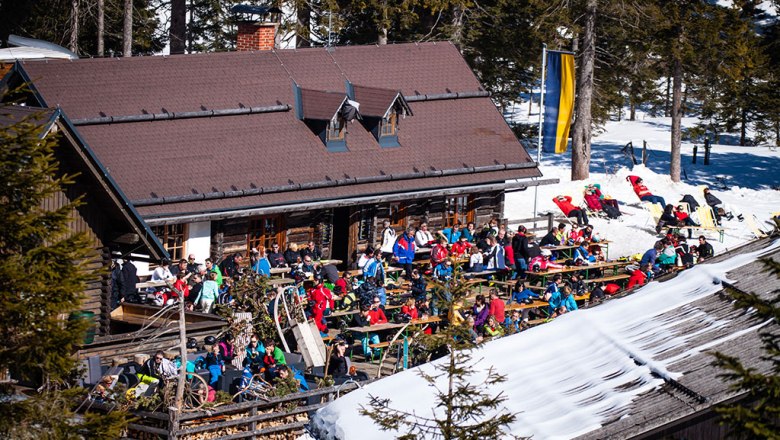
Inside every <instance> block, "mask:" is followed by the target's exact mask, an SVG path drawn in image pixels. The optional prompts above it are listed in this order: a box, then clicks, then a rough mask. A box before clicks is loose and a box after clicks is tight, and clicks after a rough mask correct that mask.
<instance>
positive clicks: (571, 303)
mask: <svg viewBox="0 0 780 440" xmlns="http://www.w3.org/2000/svg"><path fill="white" fill-rule="evenodd" d="M560 306H561V307H566V311H567V312H573V311H575V310H577V301H575V300H574V295H572V293H571V287H569V286H563V289H562V290H561V305H560Z"/></svg>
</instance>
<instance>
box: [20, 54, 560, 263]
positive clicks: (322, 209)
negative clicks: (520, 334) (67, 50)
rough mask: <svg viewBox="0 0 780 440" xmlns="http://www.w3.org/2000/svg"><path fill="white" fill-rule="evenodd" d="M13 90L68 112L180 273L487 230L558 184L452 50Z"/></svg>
mask: <svg viewBox="0 0 780 440" xmlns="http://www.w3.org/2000/svg"><path fill="white" fill-rule="evenodd" d="M5 81H6V82H7V83H9V85H11V86H13V85H15V84H19V83H22V82H29V83H31V84H32V85H33V87H32V88H31V89H32V93H31V94H30V95H29V100H28V105H30V106H39V107H58V108H60V109H61V111H62V114H63V117H64V118H65V119H66V120H67V121H68V122H69V123H70V124H71V125H72V126H73V127H74V129H75V131H76V133H77V134H78V136H79V138H80V139H82V140H83V141H84V144H85V145H88V148H89V150H90V151H92V152H93V153H94V155H95V157H96V158H97V160H99V162H100V163H101V164H102V165H103V166H104V169H105V170H106V172H107V174H108V175H109V176H110V177H111V178H112V179H114V180H115V181H116V182H117V184H118V187H119V188H121V189H122V191H123V192H124V193H125V194H126V195H127V197H128V200H129V203H130V205H131V206H132V207H133V208H134V209H135V210H137V212H138V213H139V215H140V216H141V217H142V218H143V220H144V221H145V222H146V223H147V224H148V225H150V227H151V229H152V231H153V232H154V233H155V234H156V236H157V237H158V238H159V240H160V242H161V243H162V245H163V246H164V248H165V249H166V250H167V252H168V253H169V254H170V256H171V258H173V259H178V258H182V257H186V255H188V254H195V256H196V258H197V259H198V261H203V260H204V259H205V258H207V257H212V258H216V259H217V260H219V259H221V258H223V256H225V255H227V254H230V253H233V252H243V253H248V252H249V250H250V249H251V248H256V247H259V246H265V247H268V246H270V245H271V244H272V243H274V242H276V243H279V244H281V245H282V246H284V245H285V244H287V243H291V242H294V243H298V244H305V243H306V242H308V241H314V242H315V243H317V244H318V245H319V246H320V247H321V249H322V251H323V256H324V257H326V258H334V259H339V260H343V261H345V262H350V261H352V260H353V258H354V255H355V254H356V252H357V251H359V250H361V249H363V248H364V247H365V246H367V245H369V244H376V243H377V242H378V241H379V239H380V237H379V235H380V233H381V228H382V222H383V221H384V220H390V222H391V224H392V225H393V227H395V228H396V230H397V231H398V232H399V233H400V231H401V229H402V228H403V227H405V226H407V225H414V226H416V225H418V224H419V223H420V222H421V221H427V222H428V223H429V224H431V226H432V228H433V229H434V230H436V229H440V228H443V227H447V226H451V225H452V224H453V223H455V222H458V221H459V222H461V223H464V224H465V223H466V222H468V221H474V222H475V223H478V224H481V223H485V222H487V221H489V220H490V219H491V218H502V217H503V208H504V206H503V204H504V192H505V191H507V190H523V189H525V188H528V187H531V186H534V185H540V184H547V183H554V182H555V181H556V180H554V179H547V180H544V179H541V173H540V172H539V169H538V167H537V164H536V163H535V162H534V161H533V159H532V158H531V157H530V156H529V155H528V153H527V152H526V151H525V150H524V148H523V147H522V145H521V144H520V142H518V140H517V138H516V137H515V135H514V133H513V132H512V130H511V129H510V127H509V126H508V125H507V124H506V122H505V121H504V118H503V116H502V115H501V113H500V112H499V110H498V109H497V108H496V106H495V105H494V104H493V102H492V100H491V98H490V96H489V93H488V92H486V91H485V90H484V89H483V88H482V86H481V85H480V84H479V81H478V80H477V78H476V77H475V76H474V74H473V73H472V72H471V70H470V68H469V67H468V65H467V64H466V62H465V61H464V59H463V58H462V56H461V55H460V53H459V52H458V50H457V48H456V47H455V46H454V45H452V44H450V43H425V44H399V45H390V46H380V47H377V46H352V47H337V48H330V49H324V48H318V49H298V50H276V51H273V50H269V51H254V52H231V53H212V54H194V55H184V56H171V57H133V58H123V59H89V60H86V59H85V60H77V61H65V62H59V61H49V62H20V63H17V64H16V66H15V68H14V70H13V71H12V72H11V73H10V74H9V75H8V76H7V77H6V80H5ZM529 193H530V192H529ZM531 202H532V200H531V198H530V195H529V200H528V203H531Z"/></svg>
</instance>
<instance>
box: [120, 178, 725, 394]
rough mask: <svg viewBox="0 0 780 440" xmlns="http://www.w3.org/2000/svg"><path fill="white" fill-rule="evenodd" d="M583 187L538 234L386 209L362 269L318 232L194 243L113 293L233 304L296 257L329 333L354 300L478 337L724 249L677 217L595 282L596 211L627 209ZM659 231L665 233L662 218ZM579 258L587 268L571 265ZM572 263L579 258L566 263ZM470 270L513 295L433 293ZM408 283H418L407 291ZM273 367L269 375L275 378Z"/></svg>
mask: <svg viewBox="0 0 780 440" xmlns="http://www.w3.org/2000/svg"><path fill="white" fill-rule="evenodd" d="M629 181H630V182H631V184H632V186H633V188H634V191H635V192H636V194H637V196H638V197H639V198H640V200H642V201H646V202H650V203H660V204H665V199H664V198H663V197H661V196H658V195H654V194H652V193H651V192H650V191H649V190H648V188H647V187H646V186H645V185H644V183H643V181H642V179H641V178H639V177H637V176H630V177H629ZM705 194H709V195H710V196H709V197H708V198H707V203H709V204H715V205H713V206H719V205H721V204H720V201H719V200H717V199H716V198H714V196H713V195H712V194H711V192H709V191H707V192H705ZM583 195H584V204H583V206H576V205H574V204H572V199H571V197H568V196H559V197H556V198H555V199H554V200H553V201H554V203H555V204H556V205H557V206H558V207H559V208H560V209H561V211H562V212H563V213H564V214H565V215H566V216H567V217H569V218H571V219H572V220H573V221H571V222H561V223H558V224H557V225H554V226H553V227H552V228H551V229H550V230H549V231H547V232H546V233H543V234H538V236H537V235H535V234H532V233H530V232H529V231H528V230H527V229H526V227H525V226H523V225H520V226H518V227H516V228H510V227H509V226H508V225H507V224H500V222H499V221H498V219H495V218H493V219H490V220H489V221H488V222H486V223H485V224H483V225H481V226H480V227H478V226H477V224H475V223H474V222H468V223H467V224H465V225H463V224H461V223H457V222H456V223H455V224H453V225H451V226H447V227H444V228H442V229H440V230H438V231H434V230H432V228H431V227H430V224H429V223H427V222H421V223H420V224H418V225H417V226H416V227H412V226H410V227H407V228H404V229H403V230H400V231H396V230H395V229H394V228H393V227H392V226H391V225H390V222H388V221H385V222H384V223H383V228H382V230H381V231H380V233H379V234H378V236H379V237H381V241H379V242H378V243H376V245H375V246H368V247H366V248H365V249H364V250H363V251H362V252H361V253H360V254H359V255H357V256H356V258H355V261H354V266H353V267H355V268H356V271H357V275H354V274H353V273H352V272H351V271H349V270H346V271H339V270H338V269H337V268H336V266H334V265H332V264H322V263H321V259H322V252H321V250H320V249H319V248H318V247H317V246H316V244H315V243H314V242H309V243H307V244H306V245H305V246H300V247H299V246H297V245H296V244H295V243H289V244H288V245H287V246H286V249H285V250H282V249H281V247H280V246H279V244H272V246H271V247H270V249H265V248H262V247H260V248H257V249H252V250H251V252H250V253H249V258H248V261H244V256H243V255H242V254H240V253H236V254H232V255H229V256H228V257H227V258H225V259H223V260H222V261H221V262H220V263H219V264H216V262H215V260H213V259H211V258H208V259H205V261H204V262H203V263H199V262H197V261H196V259H195V256H194V255H189V256H188V258H187V259H182V260H179V261H178V262H177V263H176V264H175V265H171V262H169V261H167V260H164V261H162V262H161V264H160V265H159V266H158V267H156V268H155V269H154V271H153V273H152V275H151V281H152V282H153V283H154V282H158V284H159V283H160V282H162V284H164V285H158V286H154V287H150V288H149V289H148V290H147V291H139V290H137V289H135V282H137V276H136V270H135V268H134V266H133V264H132V262H129V261H127V262H121V261H118V262H117V264H116V265H115V267H114V269H113V271H112V274H111V277H112V280H113V281H114V285H113V287H114V295H113V297H112V305H113V306H114V307H116V306H117V305H118V304H120V303H121V302H122V301H130V302H139V301H143V296H147V297H148V298H150V299H151V301H152V302H153V303H155V304H158V305H165V304H171V303H175V302H177V301H182V300H183V301H184V302H185V305H186V308H187V309H188V310H197V311H201V312H204V313H212V312H213V311H214V308H215V306H216V305H225V306H228V307H229V306H230V305H231V304H232V301H233V297H232V294H231V289H232V286H233V285H234V284H235V283H236V282H237V281H238V280H239V279H240V277H242V276H243V275H246V274H250V273H253V274H257V275H261V276H267V277H268V276H270V275H271V271H272V269H275V268H285V269H288V270H289V272H290V273H291V277H292V279H293V280H294V281H295V284H294V287H293V288H294V289H295V291H296V293H297V298H299V299H300V300H301V303H302V304H305V307H306V315H307V317H308V318H310V319H311V320H313V321H314V323H315V324H316V326H317V328H318V330H319V331H320V332H321V335H322V336H323V337H327V336H328V335H329V334H331V333H332V332H334V331H336V332H337V333H338V332H339V331H340V330H343V329H339V326H338V323H337V321H336V320H334V319H330V315H332V314H333V313H334V312H350V313H347V314H346V316H347V317H348V318H349V323H348V325H350V326H351V327H359V328H365V327H368V328H370V327H371V326H376V325H381V324H384V323H388V322H408V321H411V320H417V319H425V318H428V317H431V316H439V315H440V316H441V317H442V318H443V319H444V321H445V322H468V323H469V324H470V329H471V333H472V339H473V340H474V341H475V342H478V341H482V340H484V339H486V338H494V337H499V336H501V335H503V334H506V333H514V332H517V331H520V330H522V329H524V328H526V327H528V326H529V323H530V322H531V321H533V320H536V319H553V318H555V317H557V316H560V315H563V314H566V313H570V312H573V311H576V310H577V309H578V304H577V300H580V299H583V298H586V297H587V298H589V300H590V301H592V302H597V301H600V300H602V299H604V298H605V297H607V296H608V295H612V294H615V293H617V292H618V291H620V290H622V289H624V288H629V289H630V288H633V287H635V286H639V285H643V284H645V283H647V282H648V281H650V280H651V279H653V278H655V277H657V276H659V275H661V274H664V273H666V272H669V271H672V270H678V269H679V268H685V267H690V266H692V265H694V264H696V263H698V262H701V261H704V260H706V259H708V258H711V257H712V256H713V255H714V251H713V248H712V246H711V245H710V244H709V243H707V240H706V238H705V237H704V236H699V237H698V243H697V244H695V245H689V244H688V239H690V238H692V235H691V229H688V234H687V235H688V237H686V236H685V235H684V234H680V233H679V230H673V229H669V228H666V231H667V233H666V234H665V235H663V236H662V237H661V238H660V239H659V240H658V241H657V242H656V243H655V244H654V245H653V247H652V248H650V249H648V250H647V251H646V252H644V253H643V254H637V255H635V256H633V257H632V258H625V257H624V258H623V259H624V260H625V270H626V272H625V273H627V275H626V276H625V278H626V279H625V280H623V279H622V278H621V280H622V281H625V284H624V285H623V286H621V285H620V281H617V280H615V281H612V282H595V283H593V282H589V281H588V280H587V279H585V278H590V279H593V278H599V277H600V276H601V275H603V272H602V271H600V270H598V269H596V270H595V272H591V274H590V275H591V276H590V277H587V276H586V273H587V271H586V269H587V266H591V265H594V264H595V265H598V264H600V263H605V262H607V258H606V255H605V252H604V249H603V242H604V241H605V240H604V238H603V237H601V236H600V235H599V233H597V232H596V231H595V230H594V226H593V225H592V224H590V219H589V217H588V214H590V215H591V216H592V215H594V214H595V215H599V216H603V217H607V218H619V217H620V216H621V215H622V214H621V212H620V207H619V203H618V202H617V200H614V199H612V198H610V197H608V196H605V195H604V194H603V193H602V191H601V186H600V185H598V184H594V185H587V186H585V188H584V191H583ZM691 199H693V198H692V197H690V196H688V195H686V196H684V198H683V200H684V201H685V203H688V204H689V205H690V203H691V202H692V200H691ZM693 201H695V200H693ZM680 208H681V207H680V206H678V207H677V209H674V207H672V205H666V211H665V212H664V216H663V217H662V218H661V222H662V223H663V224H674V225H676V226H678V227H681V226H682V225H687V226H696V225H697V223H696V222H695V221H694V220H693V219H692V218H691V217H690V215H688V214H687V212H684V210H682V209H680ZM658 231H659V233H660V232H662V229H661V228H659V229H658ZM391 266H395V267H397V268H398V269H395V271H397V272H398V273H399V276H398V277H397V278H396V279H390V277H389V272H390V267H391ZM577 267H582V269H583V270H570V269H571V268H577ZM564 268H566V269H567V270H564V271H562V272H560V273H559V270H560V269H564ZM459 272H460V273H461V274H462V275H463V276H465V278H466V279H468V278H472V277H483V278H485V279H487V280H488V281H495V280H498V279H500V280H502V281H503V282H505V283H510V287H509V289H507V291H508V294H509V295H508V298H507V299H506V300H504V299H501V297H500V291H499V290H498V289H497V288H495V287H491V288H490V290H489V296H488V297H484V296H482V295H477V296H476V298H475V299H474V302H473V304H472V303H470V304H463V305H461V306H458V307H453V310H449V309H447V308H446V306H445V305H444V304H442V303H441V299H438V300H437V298H434V297H433V296H432V295H431V293H430V289H429V287H430V281H431V280H439V281H444V282H447V281H452V280H460V279H461V278H460V277H458V273H459ZM539 272H543V273H549V274H550V275H551V276H550V277H549V280H548V281H549V283H547V284H546V285H541V286H531V284H530V282H531V281H532V279H537V280H538V279H539V278H538V277H537V278H531V277H529V273H532V274H533V273H539ZM594 273H595V275H596V276H593V274H594ZM133 280H135V281H133ZM399 288H400V289H401V290H402V291H404V292H406V293H404V294H401V295H398V294H397V292H398V290H397V289H399ZM388 290H394V291H395V292H394V293H395V294H394V295H390V294H388ZM588 295H589V296H588ZM536 302H539V304H540V305H539V306H538V307H530V306H532V305H535V303H536ZM389 305H393V306H398V307H400V310H395V309H396V308H397V307H393V311H394V313H391V312H390V310H389V309H388V306H389ZM520 305H523V306H522V307H521V306H520ZM525 305H527V306H529V307H525ZM435 327H436V325H432V326H430V327H429V328H428V329H427V330H426V331H427V332H431V331H433V330H434V329H435ZM343 337H344V335H343V332H342V333H341V338H337V339H336V340H335V342H334V343H333V350H332V357H331V359H330V364H329V371H330V372H332V373H333V374H337V375H343V374H350V371H351V370H354V369H351V368H350V363H349V361H348V360H345V356H344V348H345V347H347V345H348V344H347V341H346V340H345V339H344V338H343ZM357 339H359V340H360V347H361V349H362V354H363V355H364V356H365V357H366V358H375V357H376V356H377V355H378V354H379V353H378V350H377V349H372V346H375V345H377V344H378V343H379V342H380V339H379V334H378V333H376V332H372V331H365V332H360V334H358V335H357ZM229 342H230V341H228V340H225V341H222V342H220V343H215V344H211V345H210V349H209V353H208V355H207V356H205V357H204V358H203V365H204V366H205V367H206V368H207V369H208V370H209V371H210V372H211V373H212V374H211V378H212V382H213V381H214V380H217V379H215V378H219V377H220V374H221V371H224V368H226V365H228V364H229V362H226V360H230V359H231V356H233V353H234V348H233V347H232V346H231V345H229ZM269 346H270V347H272V348H271V349H272V350H273V351H272V352H271V354H270V355H268V354H266V350H267V349H268V347H269ZM246 350H247V353H246V359H248V361H245V365H244V367H245V372H244V373H245V376H246V377H251V375H250V373H252V375H254V374H257V372H258V371H263V372H266V374H268V372H272V373H271V374H272V375H275V374H277V373H276V370H277V369H276V367H275V366H282V365H284V364H285V362H284V358H283V355H282V356H278V354H279V352H278V350H279V349H278V347H274V345H273V341H269V340H266V341H263V342H260V341H259V340H258V339H257V338H256V337H253V339H252V342H251V344H250V345H249V346H247V347H246ZM247 362H248V363H247ZM352 374H354V371H352ZM158 375H159V374H158ZM273 378H274V377H272V376H268V377H267V379H269V381H270V380H272V379H273Z"/></svg>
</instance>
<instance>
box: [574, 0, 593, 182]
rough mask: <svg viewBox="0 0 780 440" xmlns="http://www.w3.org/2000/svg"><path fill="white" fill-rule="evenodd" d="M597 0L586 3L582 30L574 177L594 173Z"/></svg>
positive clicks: (576, 109)
mask: <svg viewBox="0 0 780 440" xmlns="http://www.w3.org/2000/svg"><path fill="white" fill-rule="evenodd" d="M596 6H597V0H588V3H587V5H586V6H585V29H584V31H583V34H582V55H581V56H580V72H579V73H580V75H579V77H578V78H577V95H578V99H577V105H576V108H575V110H574V114H575V115H576V119H575V121H574V129H573V131H572V143H571V180H584V179H587V178H588V176H589V175H590V140H591V131H592V126H591V124H592V122H593V116H592V113H591V106H592V103H593V68H594V64H595V61H596V35H595V31H594V26H595V24H596Z"/></svg>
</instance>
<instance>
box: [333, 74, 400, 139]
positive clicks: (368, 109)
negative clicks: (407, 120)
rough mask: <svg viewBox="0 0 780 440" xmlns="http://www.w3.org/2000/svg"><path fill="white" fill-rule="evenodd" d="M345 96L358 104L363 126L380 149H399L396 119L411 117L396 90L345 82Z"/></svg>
mask: <svg viewBox="0 0 780 440" xmlns="http://www.w3.org/2000/svg"><path fill="white" fill-rule="evenodd" d="M346 87H347V95H348V96H349V97H350V99H354V100H356V101H357V102H359V103H360V116H362V119H361V121H362V124H363V126H364V127H365V128H366V129H367V130H368V131H370V132H371V134H373V135H374V139H376V140H377V142H378V143H379V146H380V147H385V148H390V147H400V146H401V144H400V142H399V141H398V129H399V128H398V117H399V116H411V115H412V109H411V108H409V104H408V103H407V102H406V99H404V96H403V95H402V94H401V92H400V91H398V90H392V89H381V88H377V87H366V86H360V85H355V84H352V83H350V82H349V81H347V83H346Z"/></svg>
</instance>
